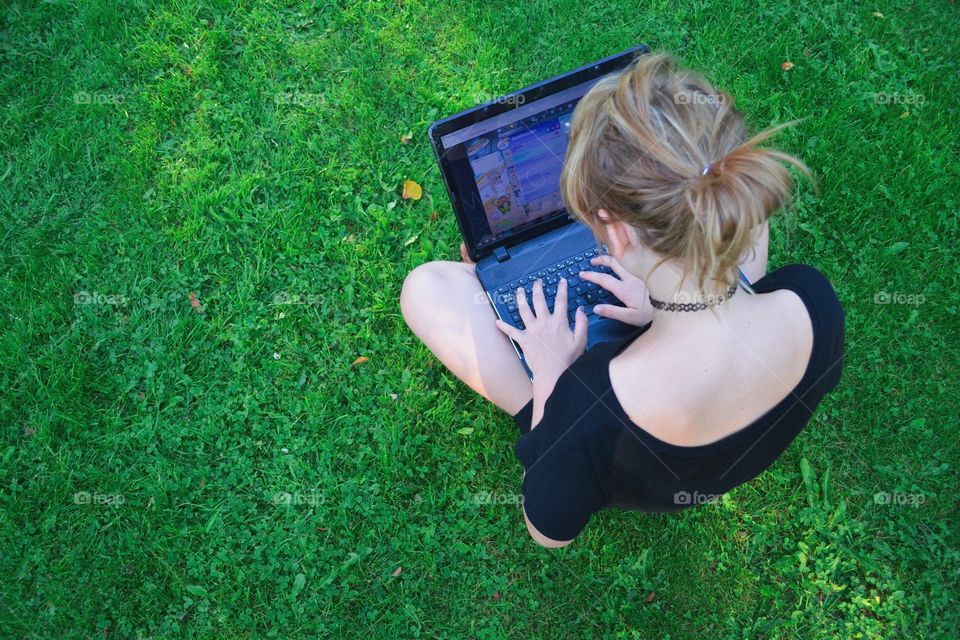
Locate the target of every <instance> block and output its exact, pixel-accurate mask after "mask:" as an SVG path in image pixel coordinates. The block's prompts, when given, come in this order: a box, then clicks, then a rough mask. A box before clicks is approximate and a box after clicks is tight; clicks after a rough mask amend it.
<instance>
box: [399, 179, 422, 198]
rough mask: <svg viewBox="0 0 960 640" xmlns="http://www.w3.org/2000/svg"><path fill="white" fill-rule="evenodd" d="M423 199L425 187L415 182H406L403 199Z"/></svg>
mask: <svg viewBox="0 0 960 640" xmlns="http://www.w3.org/2000/svg"><path fill="white" fill-rule="evenodd" d="M422 197H423V187H421V186H420V185H419V184H417V183H416V182H414V181H413V180H406V181H404V183H403V199H404V200H419V199H420V198H422Z"/></svg>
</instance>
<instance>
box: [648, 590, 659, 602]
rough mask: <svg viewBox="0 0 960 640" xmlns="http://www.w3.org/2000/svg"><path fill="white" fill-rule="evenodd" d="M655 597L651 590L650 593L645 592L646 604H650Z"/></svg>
mask: <svg viewBox="0 0 960 640" xmlns="http://www.w3.org/2000/svg"><path fill="white" fill-rule="evenodd" d="M656 597H657V594H656V592H654V591H651V592H650V593H648V594H647V604H650V603H651V602H653V600H654V598H656Z"/></svg>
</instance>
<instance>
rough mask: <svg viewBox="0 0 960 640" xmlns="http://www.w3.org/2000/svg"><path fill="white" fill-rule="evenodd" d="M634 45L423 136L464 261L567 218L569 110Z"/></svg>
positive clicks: (637, 51)
mask: <svg viewBox="0 0 960 640" xmlns="http://www.w3.org/2000/svg"><path fill="white" fill-rule="evenodd" d="M649 51H650V50H649V48H647V47H646V46H645V45H639V46H637V47H634V48H632V49H628V50H627V51H623V52H621V53H618V54H616V55H613V56H610V57H609V58H604V59H603V60H600V61H598V62H595V63H593V64H589V65H586V66H583V67H580V68H578V69H574V70H573V71H569V72H567V73H564V74H562V75H559V76H556V77H554V78H550V79H548V80H544V81H543V82H540V83H537V84H534V85H531V86H529V87H526V88H524V89H520V90H519V91H514V92H513V93H509V94H507V95H505V96H502V97H500V98H497V99H495V100H492V101H490V102H486V103H484V104H481V105H478V106H476V107H473V108H472V109H468V110H466V111H463V112H461V113H457V114H455V115H452V116H449V117H446V118H443V119H441V120H437V121H436V122H434V123H433V124H432V125H430V129H429V136H430V142H431V144H432V146H433V150H434V153H435V154H436V157H437V162H438V163H439V165H440V172H441V174H442V175H443V181H444V184H445V185H446V188H447V194H448V195H449V196H450V202H451V204H452V205H453V210H454V213H455V214H456V216H457V223H458V224H459V226H460V232H461V234H462V235H463V239H464V243H465V244H466V246H467V251H468V253H469V254H470V257H471V259H473V260H475V261H478V260H480V259H482V258H484V257H486V256H487V255H489V254H490V253H492V252H493V250H494V249H495V248H496V247H500V246H511V245H514V244H517V243H519V242H523V241H524V240H525V239H527V238H530V237H533V236H536V235H539V234H541V233H544V232H545V231H547V230H549V229H552V228H555V227H558V226H561V225H564V224H568V223H570V222H571V218H570V216H569V215H568V214H567V211H566V209H565V208H564V205H563V198H562V197H561V195H560V171H561V169H562V168H563V159H564V157H565V155H566V150H567V139H568V137H569V129H570V120H571V118H572V116H573V110H574V107H576V105H577V103H578V102H579V101H580V98H582V97H583V96H584V94H586V92H587V91H588V90H589V89H590V87H592V86H593V84H594V83H595V82H596V81H597V80H599V79H600V78H602V77H603V76H606V75H608V74H610V73H614V72H617V71H620V70H622V69H623V68H625V67H626V66H627V65H629V64H630V63H631V62H632V61H633V60H634V59H636V58H637V57H638V56H640V55H642V54H644V53H648V52H649Z"/></svg>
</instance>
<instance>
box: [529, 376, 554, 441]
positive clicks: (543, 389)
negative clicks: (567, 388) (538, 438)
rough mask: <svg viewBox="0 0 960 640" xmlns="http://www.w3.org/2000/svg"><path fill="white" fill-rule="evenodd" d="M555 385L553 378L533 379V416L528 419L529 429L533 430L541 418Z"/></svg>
mask: <svg viewBox="0 0 960 640" xmlns="http://www.w3.org/2000/svg"><path fill="white" fill-rule="evenodd" d="M556 384H557V379H556V377H554V376H546V375H544V376H536V375H535V376H534V377H533V415H532V416H531V418H530V429H533V428H535V427H536V426H537V424H538V423H539V422H540V418H542V417H543V408H544V406H545V405H546V404H547V398H549V397H550V394H551V393H553V388H554V386H556Z"/></svg>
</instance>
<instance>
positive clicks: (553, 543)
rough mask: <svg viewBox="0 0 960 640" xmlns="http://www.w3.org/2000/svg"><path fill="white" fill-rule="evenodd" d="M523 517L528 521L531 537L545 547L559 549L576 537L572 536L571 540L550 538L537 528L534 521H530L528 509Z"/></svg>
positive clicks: (528, 530)
mask: <svg viewBox="0 0 960 640" xmlns="http://www.w3.org/2000/svg"><path fill="white" fill-rule="evenodd" d="M523 519H524V520H525V521H526V523H527V532H528V533H529V534H530V537H531V538H533V541H534V542H536V543H537V544H538V545H540V546H541V547H543V548H544V549H559V548H560V547H565V546H567V545H568V544H570V543H571V542H573V541H574V539H575V538H571V539H570V540H554V539H553V538H548V537H547V536H545V535H543V534H542V533H540V532H539V531H537V528H536V527H534V526H533V523H532V522H530V518H528V517H527V513H526V511H524V513H523Z"/></svg>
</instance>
